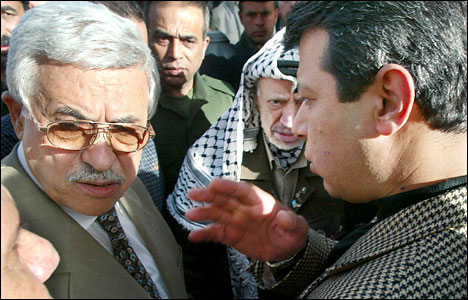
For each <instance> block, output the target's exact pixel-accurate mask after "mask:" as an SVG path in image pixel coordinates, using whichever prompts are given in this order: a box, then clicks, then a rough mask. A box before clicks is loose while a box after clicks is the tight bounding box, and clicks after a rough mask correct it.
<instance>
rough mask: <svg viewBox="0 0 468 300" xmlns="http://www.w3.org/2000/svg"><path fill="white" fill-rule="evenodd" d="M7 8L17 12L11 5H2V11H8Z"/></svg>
mask: <svg viewBox="0 0 468 300" xmlns="http://www.w3.org/2000/svg"><path fill="white" fill-rule="evenodd" d="M7 10H12V11H14V12H16V9H14V8H13V7H11V6H10V5H2V12H4V11H7Z"/></svg>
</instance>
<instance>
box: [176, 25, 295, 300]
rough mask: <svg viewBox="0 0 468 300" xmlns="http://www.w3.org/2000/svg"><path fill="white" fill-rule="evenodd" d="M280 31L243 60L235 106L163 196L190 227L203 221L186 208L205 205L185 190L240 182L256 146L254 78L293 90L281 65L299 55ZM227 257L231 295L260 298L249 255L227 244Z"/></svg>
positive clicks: (190, 155) (257, 119)
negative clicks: (274, 81) (287, 45)
mask: <svg viewBox="0 0 468 300" xmlns="http://www.w3.org/2000/svg"><path fill="white" fill-rule="evenodd" d="M284 32H285V29H283V30H281V31H279V32H278V33H277V34H275V36H274V37H272V38H271V39H270V40H269V41H268V42H267V43H266V44H265V45H264V46H263V48H261V49H260V50H259V51H258V52H257V53H256V54H255V55H254V56H252V57H251V58H250V59H249V60H248V61H247V62H246V63H245V65H244V67H243V70H242V75H241V81H240V86H239V90H238V91H237V94H236V97H235V98H234V102H233V105H232V106H231V107H230V108H229V109H228V110H227V111H226V113H224V114H223V115H222V116H221V117H220V118H219V119H218V121H217V122H216V123H215V124H213V125H212V126H211V127H210V128H209V129H208V130H207V131H206V132H205V134H204V135H202V136H201V137H200V138H199V139H198V140H197V141H196V142H195V143H194V144H193V145H192V146H191V147H190V149H189V150H188V152H187V155H186V156H185V160H184V163H183V164H182V168H181V170H180V173H179V178H178V181H177V183H176V186H175V189H174V191H173V192H172V194H170V195H169V197H168V199H167V207H168V210H169V212H170V213H171V215H172V216H173V217H174V218H175V219H176V220H177V221H178V222H179V223H180V224H181V225H182V226H183V227H184V228H186V229H188V230H189V231H192V230H196V229H200V228H202V227H204V226H206V224H202V223H197V222H193V221H191V220H188V219H186V218H185V216H184V215H185V212H186V211H187V210H189V209H190V208H193V207H198V206H202V205H203V204H201V203H198V202H195V201H191V200H190V199H188V198H187V196H186V194H187V192H188V191H189V190H190V189H192V188H195V187H202V186H207V185H208V184H209V183H210V181H211V180H212V179H213V178H215V177H222V178H225V179H230V180H234V181H239V180H240V178H241V165H242V157H243V152H244V151H245V152H252V151H253V150H255V148H256V147H257V134H258V133H259V132H261V125H260V115H259V112H258V110H257V107H256V105H255V102H254V95H253V93H254V90H255V89H254V87H255V84H256V82H257V80H258V79H259V78H262V77H267V78H274V79H282V80H289V81H291V82H292V83H293V87H292V89H293V90H294V89H295V88H296V85H297V83H296V78H295V77H294V76H291V75H288V74H293V73H291V72H289V70H288V69H286V68H283V67H282V66H283V65H286V66H287V65H288V63H293V64H294V63H295V64H296V68H297V63H298V62H299V53H298V50H297V49H293V50H289V51H286V52H283V50H284V46H283V44H282V42H283V36H284ZM285 62H286V63H285ZM278 64H280V66H278ZM280 67H281V70H280ZM238 141H240V142H238ZM228 260H229V264H230V273H231V282H232V287H233V295H234V298H237V299H252V298H258V293H257V285H256V283H255V279H254V277H253V276H252V275H251V274H250V273H249V272H248V271H247V267H248V266H249V260H248V259H247V257H246V256H245V255H243V254H241V253H240V252H238V251H237V250H235V249H233V248H230V247H228Z"/></svg>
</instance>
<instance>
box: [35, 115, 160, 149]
mask: <svg viewBox="0 0 468 300" xmlns="http://www.w3.org/2000/svg"><path fill="white" fill-rule="evenodd" d="M33 120H34V122H35V123H36V125H37V127H38V128H39V130H40V131H42V132H45V133H46V135H47V139H48V140H49V142H50V143H51V144H52V145H53V146H54V147H56V148H59V149H63V150H72V151H79V150H85V149H88V148H89V147H91V146H92V145H94V144H95V143H96V142H97V141H99V139H100V136H101V134H100V133H103V135H104V138H105V140H106V142H107V144H108V145H109V146H112V148H114V149H115V150H117V151H121V152H127V153H129V152H135V151H138V150H140V149H141V148H143V147H144V146H146V144H147V143H148V140H149V139H150V138H154V136H155V133H154V130H153V128H152V127H151V123H150V122H149V121H148V126H147V127H143V126H140V125H135V124H127V123H100V122H93V121H55V122H50V123H49V124H47V125H46V126H41V125H40V124H39V123H38V122H37V121H36V119H35V118H34V117H33ZM98 136H99V137H98Z"/></svg>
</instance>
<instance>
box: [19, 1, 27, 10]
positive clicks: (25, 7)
mask: <svg viewBox="0 0 468 300" xmlns="http://www.w3.org/2000/svg"><path fill="white" fill-rule="evenodd" d="M20 2H21V4H23V9H24V11H27V10H28V9H29V1H20Z"/></svg>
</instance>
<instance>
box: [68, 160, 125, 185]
mask: <svg viewBox="0 0 468 300" xmlns="http://www.w3.org/2000/svg"><path fill="white" fill-rule="evenodd" d="M65 180H66V181H69V182H75V181H80V182H96V181H99V182H101V181H104V182H113V183H118V184H122V183H124V182H125V177H124V176H122V175H120V174H117V173H116V172H115V171H112V170H106V171H96V170H95V169H94V168H93V167H91V166H89V165H85V166H84V167H83V168H81V169H79V170H77V171H73V172H71V173H70V174H68V175H67V177H66V178H65Z"/></svg>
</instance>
